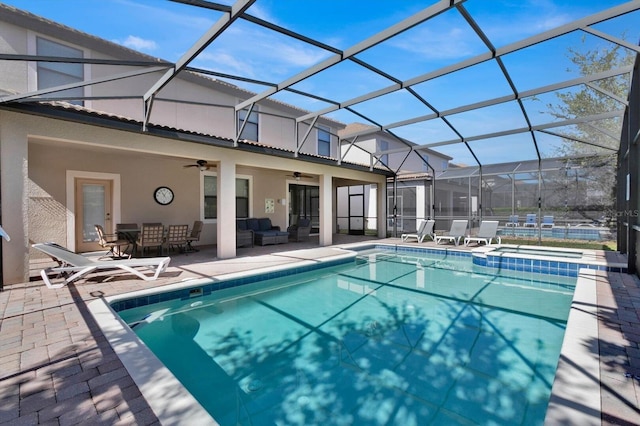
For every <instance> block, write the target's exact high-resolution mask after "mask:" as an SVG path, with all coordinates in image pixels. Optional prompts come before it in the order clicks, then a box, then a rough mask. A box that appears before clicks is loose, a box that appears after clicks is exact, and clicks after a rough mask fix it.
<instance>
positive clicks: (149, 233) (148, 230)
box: [135, 223, 164, 256]
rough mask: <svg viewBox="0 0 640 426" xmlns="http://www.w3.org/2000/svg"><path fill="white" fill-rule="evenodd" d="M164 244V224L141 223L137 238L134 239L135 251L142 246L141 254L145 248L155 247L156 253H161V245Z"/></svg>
mask: <svg viewBox="0 0 640 426" xmlns="http://www.w3.org/2000/svg"><path fill="white" fill-rule="evenodd" d="M163 245H164V226H162V225H155V224H154V225H150V224H146V223H143V224H142V228H141V229H140V233H139V234H138V239H137V240H136V247H135V249H136V252H137V250H138V248H142V255H143V256H144V252H145V250H146V249H148V248H150V247H155V248H156V249H157V250H158V253H159V254H160V255H162V246H163Z"/></svg>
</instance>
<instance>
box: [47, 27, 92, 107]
mask: <svg viewBox="0 0 640 426" xmlns="http://www.w3.org/2000/svg"><path fill="white" fill-rule="evenodd" d="M36 54H37V55H40V56H62V57H65V58H82V57H83V54H82V50H79V49H74V48H72V47H69V46H64V45H62V44H60V43H56V42H53V41H51V40H46V39H44V38H40V37H36ZM37 77H38V90H40V89H48V88H50V87H56V86H61V85H64V84H69V83H78V82H81V81H83V80H84V68H83V64H65V63H60V62H38V65H37ZM51 96H55V97H60V98H67V99H71V100H69V102H70V103H73V104H76V105H83V102H82V101H80V100H75V101H74V100H72V99H73V98H76V99H77V98H79V97H82V96H84V87H76V88H74V89H67V90H64V91H61V92H55V93H52V94H51Z"/></svg>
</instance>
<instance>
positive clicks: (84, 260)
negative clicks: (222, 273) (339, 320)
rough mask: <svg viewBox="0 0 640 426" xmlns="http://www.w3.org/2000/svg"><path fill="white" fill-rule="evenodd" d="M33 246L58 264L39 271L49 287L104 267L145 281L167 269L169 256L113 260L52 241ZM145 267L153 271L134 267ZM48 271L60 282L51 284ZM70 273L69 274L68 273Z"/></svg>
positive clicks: (58, 285) (57, 286)
mask: <svg viewBox="0 0 640 426" xmlns="http://www.w3.org/2000/svg"><path fill="white" fill-rule="evenodd" d="M32 247H33V248H35V249H37V250H40V251H41V252H43V253H45V254H47V255H49V256H50V257H51V258H52V259H53V260H54V261H56V262H57V263H58V265H59V266H55V267H50V268H45V269H43V270H42V271H41V272H40V276H41V277H42V280H43V281H44V283H45V284H46V285H47V287H49V288H53V289H55V288H62V287H64V286H65V285H67V284H69V283H71V282H73V281H75V280H77V279H79V278H82V277H83V276H85V275H87V274H89V273H91V272H93V271H96V270H104V269H116V268H119V269H124V270H125V271H127V272H131V273H132V274H134V275H136V276H137V277H140V278H142V279H143V280H145V281H152V280H155V279H156V278H158V275H160V274H161V273H162V272H164V271H165V270H166V269H167V266H168V265H169V261H170V260H171V258H170V257H150V258H142V259H115V260H98V261H96V260H91V259H89V258H88V257H85V256H82V255H80V254H77V253H74V252H72V251H70V250H67V249H66V248H64V247H62V246H60V245H58V244H54V243H44V244H42V243H39V244H34V245H33V246H32ZM138 267H141V268H146V269H149V270H151V271H155V272H154V274H153V275H146V274H144V273H142V272H141V271H139V270H137V269H135V268H138ZM49 273H56V274H58V276H62V277H64V281H63V282H62V283H60V284H53V283H52V282H51V279H50V278H49V276H48V274H49ZM69 274H71V275H69Z"/></svg>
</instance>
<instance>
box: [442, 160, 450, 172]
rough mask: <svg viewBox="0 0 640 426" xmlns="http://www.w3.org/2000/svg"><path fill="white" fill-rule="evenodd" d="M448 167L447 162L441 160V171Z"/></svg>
mask: <svg viewBox="0 0 640 426" xmlns="http://www.w3.org/2000/svg"><path fill="white" fill-rule="evenodd" d="M448 166H449V162H448V161H447V160H442V170H447V167H448Z"/></svg>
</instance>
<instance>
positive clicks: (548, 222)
mask: <svg viewBox="0 0 640 426" xmlns="http://www.w3.org/2000/svg"><path fill="white" fill-rule="evenodd" d="M540 228H553V216H542V223H541V224H540Z"/></svg>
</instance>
